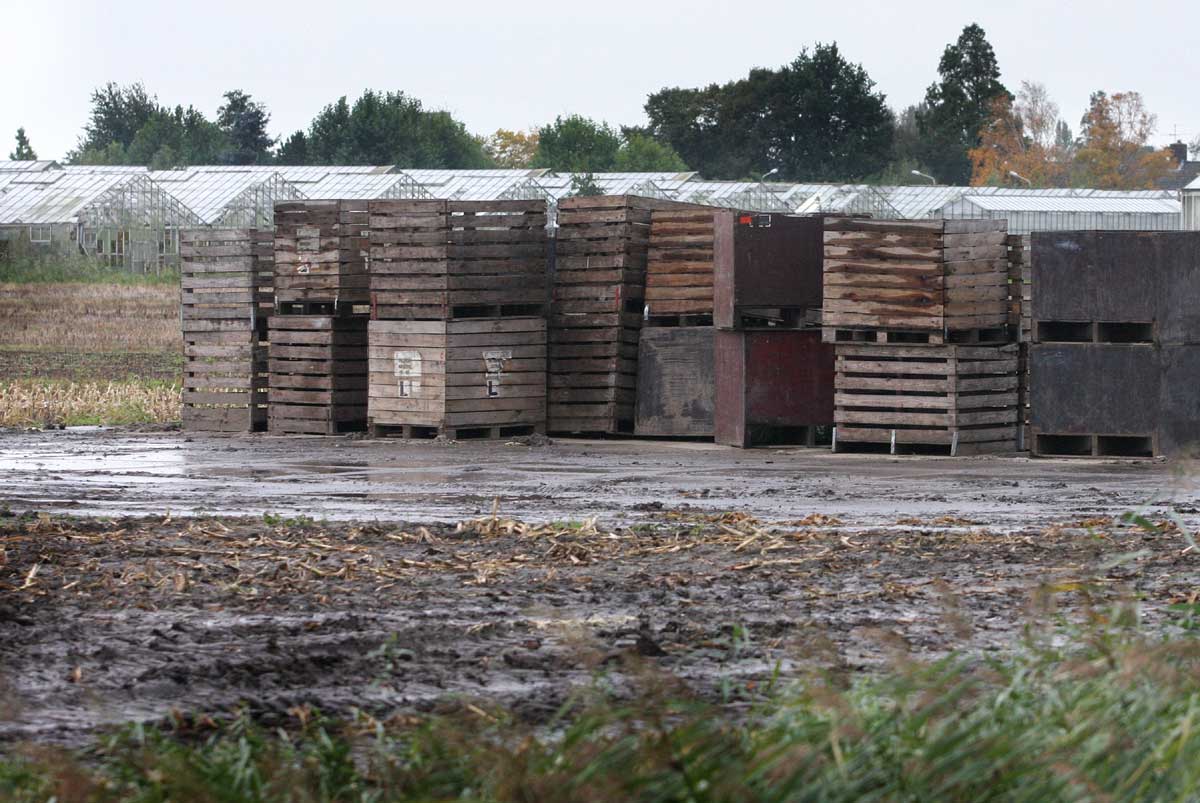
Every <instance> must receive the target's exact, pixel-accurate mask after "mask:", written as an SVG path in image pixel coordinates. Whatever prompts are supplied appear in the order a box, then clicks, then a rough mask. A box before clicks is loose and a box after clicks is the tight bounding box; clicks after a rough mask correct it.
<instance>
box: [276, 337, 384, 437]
mask: <svg viewBox="0 0 1200 803" xmlns="http://www.w3.org/2000/svg"><path fill="white" fill-rule="evenodd" d="M269 326H270V345H269V347H268V353H269V355H270V363H269V369H270V390H269V391H268V393H267V399H268V407H267V410H268V413H267V430H268V431H269V432H271V433H272V434H276V435H343V434H346V433H350V432H362V431H363V430H365V429H366V425H367V331H366V329H367V319H366V318H365V317H364V316H343V317H334V316H329V315H276V316H273V317H272V318H271V319H270V322H269Z"/></svg>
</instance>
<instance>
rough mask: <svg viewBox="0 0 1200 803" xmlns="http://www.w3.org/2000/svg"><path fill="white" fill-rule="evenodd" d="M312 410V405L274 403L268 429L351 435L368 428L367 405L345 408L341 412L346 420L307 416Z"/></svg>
mask: <svg viewBox="0 0 1200 803" xmlns="http://www.w3.org/2000/svg"><path fill="white" fill-rule="evenodd" d="M312 410H313V407H312V406H310V405H286V404H272V405H271V413H270V416H269V417H268V419H267V425H268V426H267V431H268V432H270V433H271V434H272V435H349V434H351V433H353V432H363V431H364V430H365V429H366V424H365V421H364V419H365V417H366V414H367V408H366V407H365V406H364V407H359V408H345V409H343V410H342V411H341V412H340V414H341V415H345V416H347V420H345V421H330V420H328V418H305V417H304V416H306V415H308V414H309V413H311V412H312Z"/></svg>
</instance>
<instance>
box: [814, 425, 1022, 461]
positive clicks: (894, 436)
mask: <svg viewBox="0 0 1200 803" xmlns="http://www.w3.org/2000/svg"><path fill="white" fill-rule="evenodd" d="M972 438H982V439H984V440H980V441H978V442H976V441H973V440H971V439H972ZM1016 438H1017V429H1016V427H1002V428H997V429H985V430H972V429H966V430H960V431H957V432H952V431H943V432H931V431H928V430H904V429H891V430H889V429H879V428H872V427H867V428H860V427H842V426H838V427H834V429H833V451H835V452H856V451H857V452H886V453H888V454H931V453H932V454H945V455H949V456H950V457H965V456H968V455H977V454H1005V453H1009V452H1015V451H1017V440H1016Z"/></svg>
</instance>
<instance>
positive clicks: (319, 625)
mask: <svg viewBox="0 0 1200 803" xmlns="http://www.w3.org/2000/svg"><path fill="white" fill-rule="evenodd" d="M0 489H2V490H0V499H3V500H4V502H3V504H7V505H8V506H9V507H10V508H11V510H12V511H14V512H18V511H26V510H37V511H55V512H67V513H72V514H75V515H80V514H102V515H104V516H106V517H112V518H108V519H97V518H86V519H73V518H63V517H59V516H52V515H41V516H39V515H26V516H21V515H9V516H6V517H5V516H0V550H2V551H0V645H3V647H2V648H0V685H4V686H6V687H7V688H6V690H5V692H4V693H3V694H0V701H2V702H0V740H11V739H21V738H33V739H37V740H53V741H60V742H67V743H80V742H83V741H86V740H87V739H88V738H90V737H91V736H92V735H93V734H94V733H95V732H96V730H97V729H98V728H101V727H104V726H106V725H110V724H113V723H119V722H126V721H129V720H131V719H141V720H147V721H158V720H162V719H165V718H167V717H170V716H172V713H171V712H173V711H177V712H186V713H197V712H199V713H217V714H221V713H227V712H229V711H231V710H233V709H235V708H237V707H239V706H245V707H246V708H247V709H248V710H249V711H251V712H252V713H253V714H255V715H256V716H257V717H259V718H260V719H262V720H264V721H267V722H276V721H284V720H286V719H287V718H288V717H291V716H295V714H296V712H297V711H302V710H304V709H305V707H306V706H307V707H317V708H320V709H321V710H322V711H325V712H326V713H330V714H335V715H345V714H348V713H349V712H350V711H351V709H352V708H360V709H363V710H366V711H368V712H370V713H371V714H373V715H375V716H379V717H387V716H392V715H397V714H405V713H411V712H422V711H430V710H439V709H444V708H446V707H452V706H458V705H462V704H464V702H466V701H478V702H480V704H481V705H485V706H486V705H489V704H492V703H499V704H502V705H504V706H507V707H509V708H510V709H511V710H513V711H515V712H516V713H517V714H518V715H520V716H523V717H527V718H529V719H532V720H543V719H545V718H546V717H548V716H549V715H550V713H551V712H552V711H554V710H555V708H556V707H557V706H559V705H560V704H561V703H562V702H563V701H564V700H566V699H568V698H569V697H570V696H571V695H573V694H578V693H580V691H581V690H584V689H588V688H593V687H597V686H601V687H603V688H605V689H609V690H615V691H616V692H617V693H618V694H620V693H626V692H627V691H628V690H629V689H630V688H631V686H632V685H633V684H635V683H636V682H637V679H638V678H640V677H644V675H645V672H646V671H647V668H648V667H649V668H652V669H656V670H661V671H663V672H665V673H668V674H669V675H671V676H672V677H674V678H675V679H676V682H680V683H684V684H687V685H688V686H690V687H691V688H693V689H695V690H696V691H698V692H699V693H701V694H704V695H707V696H712V697H719V698H721V699H727V700H729V701H731V702H730V704H731V705H739V704H740V703H741V701H744V700H745V699H747V698H748V697H752V696H753V695H754V694H755V693H756V692H757V690H759V689H761V688H762V687H763V685H764V684H766V683H767V682H769V680H770V678H771V676H772V674H773V673H774V672H775V671H776V670H778V671H779V672H780V673H781V676H782V677H783V678H784V679H785V680H786V679H789V678H794V677H797V676H798V674H799V673H800V672H802V671H804V670H806V669H808V668H811V667H824V668H834V669H837V670H847V671H856V670H861V669H864V668H869V667H873V666H877V665H879V663H880V662H881V661H884V660H885V659H886V657H887V656H888V655H889V654H890V653H891V651H893V650H895V649H896V648H897V647H901V648H903V649H905V650H907V651H910V652H911V653H914V654H917V655H920V656H930V655H937V654H941V653H944V652H945V651H947V650H951V649H964V650H968V651H973V652H978V653H981V654H982V653H989V652H1001V651H1004V650H1005V649H1008V648H1009V647H1010V646H1011V645H1012V644H1013V643H1014V640H1015V639H1017V638H1018V637H1019V635H1020V634H1022V633H1023V629H1024V627H1025V626H1026V625H1027V624H1029V623H1031V622H1033V623H1041V622H1045V621H1049V620H1050V618H1051V615H1050V613H1049V609H1045V608H1042V607H1040V606H1039V604H1036V602H1037V601H1038V600H1043V601H1045V600H1051V601H1053V604H1054V605H1055V606H1057V611H1058V612H1059V613H1064V612H1065V613H1066V614H1068V615H1069V616H1078V615H1081V614H1082V612H1083V611H1084V610H1085V608H1086V606H1087V605H1088V604H1095V603H1096V601H1097V600H1104V599H1107V598H1111V597H1115V596H1118V595H1121V594H1124V593H1129V592H1134V593H1137V594H1138V595H1140V597H1141V598H1142V600H1143V605H1144V614H1145V616H1146V617H1147V618H1148V619H1149V620H1151V621H1158V620H1161V619H1163V618H1165V617H1167V616H1169V615H1170V614H1169V613H1168V612H1167V606H1168V605H1170V604H1171V603H1174V602H1178V601H1181V600H1186V599H1188V598H1189V597H1190V595H1191V594H1192V593H1193V591H1194V589H1195V587H1196V579H1197V572H1196V569H1197V567H1200V555H1197V554H1196V553H1195V550H1194V549H1190V548H1189V546H1188V541H1187V535H1186V534H1185V533H1182V532H1180V531H1178V530H1177V529H1176V528H1175V525H1174V523H1173V522H1172V521H1170V520H1169V519H1170V516H1169V515H1168V514H1173V515H1175V516H1178V517H1179V518H1181V519H1182V520H1183V521H1184V524H1185V526H1186V527H1187V528H1189V529H1192V530H1194V529H1195V526H1196V519H1197V510H1198V508H1197V493H1196V490H1195V488H1194V486H1193V485H1192V483H1191V482H1190V481H1189V480H1187V479H1185V478H1182V477H1181V476H1180V475H1178V474H1177V473H1176V472H1175V470H1174V469H1173V468H1172V467H1171V466H1167V465H1165V464H1159V463H1130V462H1090V461H1089V462H1044V461H1030V460H1027V459H1023V458H1005V459H964V460H953V459H916V458H900V459H889V458H878V457H861V456H841V455H830V454H828V453H825V452H813V451H806V450H781V451H754V452H737V451H732V450H726V449H721V448H716V447H713V446H711V445H698V444H673V443H672V444H658V443H650V444H647V443H632V442H594V443H593V442H588V443H582V442H566V441H559V442H556V443H553V444H550V445H543V446H526V445H503V444H459V445H438V444H416V445H412V444H402V443H401V444H398V443H373V442H369V441H353V440H333V441H327V440H318V439H274V438H265V437H262V438H257V437H256V438H241V439H229V440H224V439H212V440H210V439H189V438H187V437H186V436H182V435H178V434H166V435H136V434H129V433H71V432H67V433H32V434H5V435H3V436H0ZM1154 497H1159V501H1158V502H1157V503H1155V504H1153V505H1151V506H1149V507H1148V508H1147V509H1146V513H1147V515H1148V516H1149V517H1150V518H1151V519H1153V520H1155V521H1158V522H1163V524H1162V526H1161V527H1155V528H1151V529H1147V528H1144V527H1139V526H1129V525H1120V524H1117V523H1116V522H1114V521H1113V517H1114V516H1116V515H1119V514H1121V513H1123V512H1124V511H1126V510H1128V509H1130V508H1131V507H1134V506H1137V505H1139V504H1140V503H1142V502H1144V501H1146V500H1148V499H1151V498H1154ZM493 499H499V509H500V514H499V516H496V517H492V516H490V515H489V514H490V511H491V509H492V505H493ZM0 506H2V504H0ZM168 509H169V510H170V511H171V514H170V517H169V518H168V516H167V515H166V511H167V510H168ZM202 510H207V511H209V512H210V513H212V514H214V516H212V517H206V516H184V515H183V514H185V513H189V514H190V513H197V512H199V511H202ZM263 512H270V513H271V514H272V515H270V516H268V517H267V518H266V519H264V518H263V516H262V515H261V514H262V513H263ZM239 513H241V514H253V515H254V518H243V519H236V518H233V515H234V514H239ZM148 514H153V516H150V515H148ZM125 515H131V516H137V517H138V518H121V517H122V516H125ZM300 515H303V516H309V517H312V518H315V519H318V520H319V519H328V520H330V521H331V522H333V523H331V524H326V525H321V524H309V523H307V522H303V521H288V520H287V519H288V518H289V517H295V516H300ZM593 515H594V516H597V517H598V518H597V523H596V525H595V526H594V527H593V526H592V525H590V524H587V523H581V522H583V521H584V520H585V519H588V518H589V517H591V516H593ZM464 519H475V520H473V521H469V522H468V523H467V524H465V525H461V526H455V525H453V524H448V523H446V522H461V521H463V520H464ZM516 519H521V520H525V521H526V522H529V523H530V524H528V525H526V524H520V523H517V522H516V521H514V520H516ZM552 521H557V522H560V523H558V524H554V525H550V526H538V525H541V524H543V523H546V522H552ZM1121 555H1123V556H1125V557H1124V558H1121V559H1117V560H1114V556H1121ZM1089 600H1090V602H1089ZM289 712H291V713H289Z"/></svg>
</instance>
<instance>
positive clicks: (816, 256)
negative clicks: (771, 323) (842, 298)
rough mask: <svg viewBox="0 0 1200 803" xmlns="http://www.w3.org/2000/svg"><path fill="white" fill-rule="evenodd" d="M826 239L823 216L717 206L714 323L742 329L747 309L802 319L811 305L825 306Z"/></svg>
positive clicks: (790, 319)
mask: <svg viewBox="0 0 1200 803" xmlns="http://www.w3.org/2000/svg"><path fill="white" fill-rule="evenodd" d="M824 243H825V219H824V218H823V217H821V216H810V217H796V216H793V215H779V214H771V213H757V212H755V213H750V212H730V211H727V210H722V211H720V212H717V213H716V215H715V217H714V229H713V273H714V275H713V284H714V286H713V301H714V310H713V324H714V325H715V326H716V327H717V328H718V329H740V328H741V327H742V325H743V318H744V317H745V316H746V315H747V314H750V315H754V316H756V317H767V318H773V317H779V318H780V320H782V321H786V322H788V323H792V324H794V323H795V322H796V321H797V319H799V320H801V321H802V320H803V318H804V311H805V310H807V309H813V308H816V307H820V306H821V294H822V275H821V267H822V265H823V264H824V255H825V245H824ZM764 312H765V313H766V314H765V316H764V315H762V313H764Z"/></svg>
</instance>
